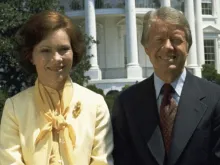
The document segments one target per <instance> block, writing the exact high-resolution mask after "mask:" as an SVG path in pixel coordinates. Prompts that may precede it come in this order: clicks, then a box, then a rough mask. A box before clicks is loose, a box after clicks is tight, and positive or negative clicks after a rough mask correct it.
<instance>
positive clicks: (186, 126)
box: [168, 72, 207, 165]
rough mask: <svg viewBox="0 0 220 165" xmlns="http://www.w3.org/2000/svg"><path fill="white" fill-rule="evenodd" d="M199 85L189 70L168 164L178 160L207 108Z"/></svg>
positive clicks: (172, 164) (175, 124) (171, 164)
mask: <svg viewBox="0 0 220 165" xmlns="http://www.w3.org/2000/svg"><path fill="white" fill-rule="evenodd" d="M197 86H198V83H197V79H196V78H195V77H194V76H193V75H191V74H190V73H189V72H187V76H186V80H185V83H184V86H183V90H182V93H181V97H180V101H179V105H178V111H177V115H176V119H175V123H174V130H173V139H172V144H171V148H170V153H169V155H168V165H174V164H175V163H176V162H177V160H178V158H179V157H180V155H181V153H182V152H183V150H184V148H185V147H186V145H187V143H188V141H189V139H190V138H191V136H192V134H193V132H194V131H195V129H196V127H197V125H198V123H199V121H200V120H201V118H202V116H203V114H204V113H205V111H206V109H207V106H206V105H204V104H203V103H202V101H201V99H202V98H204V97H205V96H204V95H203V93H202V91H201V90H200V89H199V88H197Z"/></svg>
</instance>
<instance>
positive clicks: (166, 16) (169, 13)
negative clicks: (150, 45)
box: [141, 7, 192, 50]
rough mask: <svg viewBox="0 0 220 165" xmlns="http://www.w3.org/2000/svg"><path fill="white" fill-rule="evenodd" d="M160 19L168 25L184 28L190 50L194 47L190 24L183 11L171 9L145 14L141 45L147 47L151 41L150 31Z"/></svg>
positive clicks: (161, 9)
mask: <svg viewBox="0 0 220 165" xmlns="http://www.w3.org/2000/svg"><path fill="white" fill-rule="evenodd" d="M158 19H159V20H162V21H164V22H166V23H170V24H174V25H178V26H180V27H182V28H183V29H184V32H185V34H186V41H187V43H188V50H189V49H190V47H191V45H192V35H191V30H190V26H189V23H188V21H187V19H186V17H185V16H184V15H183V13H182V12H181V11H178V10H176V9H174V8H171V7H161V8H159V9H158V10H154V11H149V12H147V13H146V14H145V16H144V21H143V33H142V38H141V43H142V45H143V46H144V47H146V45H147V42H148V40H149V31H150V28H151V26H152V24H153V23H154V22H156V21H157V20H158Z"/></svg>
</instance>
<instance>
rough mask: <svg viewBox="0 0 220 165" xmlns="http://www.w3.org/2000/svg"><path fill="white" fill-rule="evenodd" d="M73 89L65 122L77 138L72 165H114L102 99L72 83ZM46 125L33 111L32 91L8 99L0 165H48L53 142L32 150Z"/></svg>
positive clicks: (1, 133)
mask: <svg viewBox="0 0 220 165" xmlns="http://www.w3.org/2000/svg"><path fill="white" fill-rule="evenodd" d="M73 89H74V93H73V97H72V98H73V105H72V106H71V111H70V112H69V113H68V115H67V119H66V120H68V122H69V123H70V124H71V125H72V127H73V128H74V131H75V134H76V146H75V148H74V153H73V157H74V161H75V162H74V165H113V160H112V156H111V152H112V149H113V138H112V127H111V121H110V115H109V111H108V107H107V105H106V103H105V101H104V99H103V97H102V96H101V95H99V94H96V93H94V92H92V91H90V90H88V89H87V88H84V87H82V86H80V85H78V84H75V83H73ZM78 101H80V102H81V104H82V106H81V108H82V110H81V113H80V114H79V116H78V117H77V118H74V117H73V115H72V111H74V106H75V105H74V104H76V103H77V102H78ZM46 122H47V121H46V119H45V118H44V116H42V114H41V113H39V111H38V110H37V109H36V106H35V102H34V87H31V88H28V89H26V90H24V91H22V92H20V93H18V94H17V95H15V96H13V97H11V98H9V99H7V100H6V103H5V106H4V110H3V115H2V120H1V127H0V165H49V157H50V154H51V146H52V144H51V142H52V141H51V142H49V141H46V140H44V139H43V140H41V141H40V142H39V143H38V145H37V147H36V146H35V141H36V138H37V136H38V134H39V132H40V130H41V128H42V127H43V126H44V124H45V123H46ZM65 165H66V164H65Z"/></svg>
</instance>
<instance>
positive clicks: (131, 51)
mask: <svg viewBox="0 0 220 165" xmlns="http://www.w3.org/2000/svg"><path fill="white" fill-rule="evenodd" d="M125 8H126V9H125V11H126V41H127V42H126V43H127V45H126V46H127V48H126V49H127V55H128V64H127V78H131V79H136V78H142V68H141V67H140V65H139V64H138V48H137V26H136V11H135V9H136V8H135V1H134V0H126V1H125Z"/></svg>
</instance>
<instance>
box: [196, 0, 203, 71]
mask: <svg viewBox="0 0 220 165" xmlns="http://www.w3.org/2000/svg"><path fill="white" fill-rule="evenodd" d="M201 3H202V2H201V0H195V10H196V11H195V21H196V43H197V58H198V65H199V66H200V67H201V66H202V65H203V64H204V63H205V55H204V39H203V28H202V7H201Z"/></svg>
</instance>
